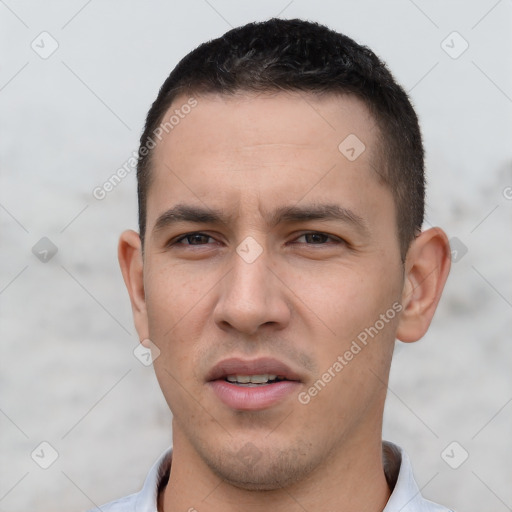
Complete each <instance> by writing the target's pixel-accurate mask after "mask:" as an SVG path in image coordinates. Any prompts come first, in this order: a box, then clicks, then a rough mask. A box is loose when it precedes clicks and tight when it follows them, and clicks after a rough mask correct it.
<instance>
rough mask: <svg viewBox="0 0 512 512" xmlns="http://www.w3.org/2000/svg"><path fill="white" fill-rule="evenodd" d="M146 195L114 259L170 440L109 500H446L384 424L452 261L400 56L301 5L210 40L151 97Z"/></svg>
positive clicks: (186, 507)
mask: <svg viewBox="0 0 512 512" xmlns="http://www.w3.org/2000/svg"><path fill="white" fill-rule="evenodd" d="M138 198H139V227H140V233H136V232H134V231H126V232H124V233H123V234H122V235H121V239H120V243H119V260H120V264H121V268H122V272H123V276H124V280H125V282H126V285H127V288H128V292H129V294H130V298H131V303H132V307H133V314H134V319H135V325H136V329H137V332H138V334H139V337H140V340H141V342H142V343H143V345H144V346H146V347H148V348H151V350H152V354H153V359H154V368H155V372H156V375H157V378H158V381H159V384H160V386H161V389H162V391H163V394H164V396H165V398H166V400H167V403H168V405H169V407H170V409H171V411H172V414H173V447H172V448H169V449H168V450H167V451H166V452H165V453H164V454H163V455H162V457H161V458H160V459H159V460H158V461H157V462H156V464H155V466H154V467H153V469H152V470H151V471H150V473H149V475H148V477H147V479H146V482H145V484H144V487H143V489H142V491H141V492H139V493H137V494H134V495H131V496H128V497H127V498H124V499H122V500H118V501H116V502H112V503H111V504H109V505H106V506H104V507H102V510H103V511H110V512H115V511H151V512H153V511H155V510H158V511H161V512H174V511H195V510H197V511H199V512H202V511H208V512H216V511H224V512H225V511H234V510H244V511H248V512H252V511H267V510H280V511H304V510H308V511H315V512H321V511H332V510H339V511H347V512H348V511H362V510H364V511H368V512H380V511H383V510H384V511H386V512H392V511H396V512H398V511H399V510H400V511H402V512H408V511H409V512H410V511H419V510H421V511H427V510H428V511H443V510H447V509H445V508H444V507H441V506H439V505H436V504H434V503H432V502H430V501H427V500H425V499H423V498H422V496H421V494H420V492H419V490H418V487H417V485H416V484H415V482H414V478H413V476H412V470H411V467H410V464H409V461H408V458H407V456H406V454H405V453H404V452H403V451H402V450H401V449H400V448H398V447H397V446H395V445H392V444H391V443H386V442H384V443H383V442H382V438H381V436H382V434H381V430H382V415H383V408H384V401H385V396H386V387H387V386H386V385H387V381H388V374H389V369H390V364H391V358H392V354H393V348H394V344H395V340H396V339H399V340H401V341H403V342H413V341H416V340H418V339H420V338H421V337H422V336H423V335H424V334H425V332H426V331H427V329H428V327H429V324H430V322H431V319H432V316H433V314H434V311H435V309H436V306H437V304H438V301H439V298H440V295H441V292H442V289H443V286H444V283H445V281H446V278H447V275H448V272H449V267H450V252H449V246H448V241H447V238H446V235H445V234H444V232H443V231H442V230H440V229H438V228H432V229H428V230H426V231H423V232H422V231H421V227H422V223H423V212H424V172H423V147H422V141H421V134H420V130H419V127H418V121H417V117H416V115H415V113H414V110H413V108H412V106H411V104H410V102H409V100H408V98H407V95H406V94H405V92H404V91H403V89H402V88H401V87H400V86H399V85H397V84H396V82H395V81H394V79H393V77H392V75H391V74H390V73H389V71H388V70H387V68H386V67H385V66H384V64H383V63H382V62H381V61H380V60H379V59H378V58H377V57H376V56H375V55H374V54H373V53H372V52H371V51H370V50H369V49H367V48H365V47H362V46H360V45H358V44H356V43H355V42H354V41H352V40H351V39H349V38H347V37H345V36H343V35H341V34H338V33H336V32H333V31H331V30H329V29H327V28H326V27H324V26H320V25H318V24H315V23H309V22H305V21H301V20H279V19H272V20H269V21H267V22H264V23H256V24H249V25H246V26H244V27H241V28H237V29H234V30H231V31H229V32H228V33H226V34H225V35H224V36H223V37H221V38H219V39H216V40H213V41H210V42H208V43H205V44H203V45H201V46H200V47H198V48H197V49H196V50H194V51H193V52H191V53H190V54H189V55H187V56H186V57H185V58H184V59H183V60H182V61H181V62H180V63H179V64H178V65H177V66H176V68H175V69H174V70H173V72H172V73H171V74H170V76H169V77H168V79H167V80H166V81H165V83H164V84H163V86H162V88H161V89H160V92H159V95H158V97H157V99H156V101H155V102H154V104H153V105H152V107H151V109H150V111H149V113H148V117H147V121H146V127H145V131H144V133H143V135H142V137H141V146H140V149H139V164H138Z"/></svg>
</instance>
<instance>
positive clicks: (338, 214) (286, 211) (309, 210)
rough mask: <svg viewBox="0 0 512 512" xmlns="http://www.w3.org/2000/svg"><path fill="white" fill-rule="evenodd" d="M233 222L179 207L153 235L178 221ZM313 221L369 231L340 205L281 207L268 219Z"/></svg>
mask: <svg viewBox="0 0 512 512" xmlns="http://www.w3.org/2000/svg"><path fill="white" fill-rule="evenodd" d="M233 219H234V216H233V215H232V214H227V213H225V212H223V211H222V210H215V209H211V208H206V207H203V206H195V205H186V204H177V205H176V206H174V207H172V208H170V209H169V210H167V211H165V212H164V213H163V214H162V215H160V216H159V217H158V219H157V221H156V223H155V226H154V228H153V232H154V233H156V232H158V231H161V230H163V229H165V228H168V227H169V226H172V225H174V224H177V223H179V222H191V223H195V224H217V225H220V224H225V225H227V224H229V223H230V222H232V220H233ZM311 220H324V221H329V220H336V221H341V222H344V223H346V224H349V225H351V226H353V227H354V228H356V229H357V230H358V231H360V232H361V233H363V234H366V235H368V234H369V232H370V230H369V228H368V224H367V223H366V222H365V220H364V219H363V218H362V217H361V216H359V215H357V214H356V213H355V212H353V211H351V210H349V209H347V208H343V207H341V206H339V205H337V204H324V203H322V204H318V203H313V204H308V205H303V206H298V205H291V206H281V207H279V208H277V209H276V210H274V211H273V212H272V213H271V214H270V215H269V216H267V226H268V227H269V228H273V227H275V226H277V225H278V224H284V223H293V222H307V221H311Z"/></svg>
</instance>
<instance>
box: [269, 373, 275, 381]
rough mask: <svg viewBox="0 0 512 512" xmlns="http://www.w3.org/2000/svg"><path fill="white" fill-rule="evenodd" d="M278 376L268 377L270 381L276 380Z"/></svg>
mask: <svg viewBox="0 0 512 512" xmlns="http://www.w3.org/2000/svg"><path fill="white" fill-rule="evenodd" d="M276 377H277V375H270V374H269V375H268V380H276Z"/></svg>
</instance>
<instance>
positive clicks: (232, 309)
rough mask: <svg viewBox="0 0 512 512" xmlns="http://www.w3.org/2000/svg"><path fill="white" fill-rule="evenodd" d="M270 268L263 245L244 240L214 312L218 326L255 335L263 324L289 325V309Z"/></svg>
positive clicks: (250, 239)
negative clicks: (228, 326) (287, 323)
mask: <svg viewBox="0 0 512 512" xmlns="http://www.w3.org/2000/svg"><path fill="white" fill-rule="evenodd" d="M270 267H271V260H270V253H269V252H268V250H266V249H265V248H264V246H263V245H262V244H260V243H259V242H258V241H256V239H255V238H253V237H251V236H248V237H246V238H245V239H244V240H242V242H241V243H240V244H239V245H238V246H237V247H236V250H235V252H234V253H233V256H232V264H231V268H232V270H231V272H229V273H228V275H227V276H226V279H225V280H224V283H223V287H222V291H221V294H220V296H219V298H218V303H217V305H216V308H215V321H216V322H217V324H219V325H220V324H222V325H227V324H229V325H230V326H231V327H233V328H235V329H236V330H239V331H244V332H246V333H254V332H255V331H256V330H257V329H258V328H259V326H261V325H263V324H266V323H276V324H284V323H285V322H286V321H287V318H288V316H289V313H288V308H287V306H286V303H285V301H284V297H283V296H282V293H281V292H282V290H280V288H279V284H278V282H276V279H275V276H274V275H273V273H272V271H271V270H270Z"/></svg>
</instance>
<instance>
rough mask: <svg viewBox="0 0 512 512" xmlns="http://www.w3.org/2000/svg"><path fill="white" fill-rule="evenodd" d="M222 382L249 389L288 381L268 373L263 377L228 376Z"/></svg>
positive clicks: (280, 376)
mask: <svg viewBox="0 0 512 512" xmlns="http://www.w3.org/2000/svg"><path fill="white" fill-rule="evenodd" d="M224 380H226V381H227V382H230V383H231V384H236V385H238V386H242V387H249V388H250V387H253V386H265V385H268V384H274V383H276V382H281V381H283V380H288V379H287V378H286V377H284V376H283V375H269V374H268V373H265V374H263V375H228V376H227V377H226V378H225V379H224Z"/></svg>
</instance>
